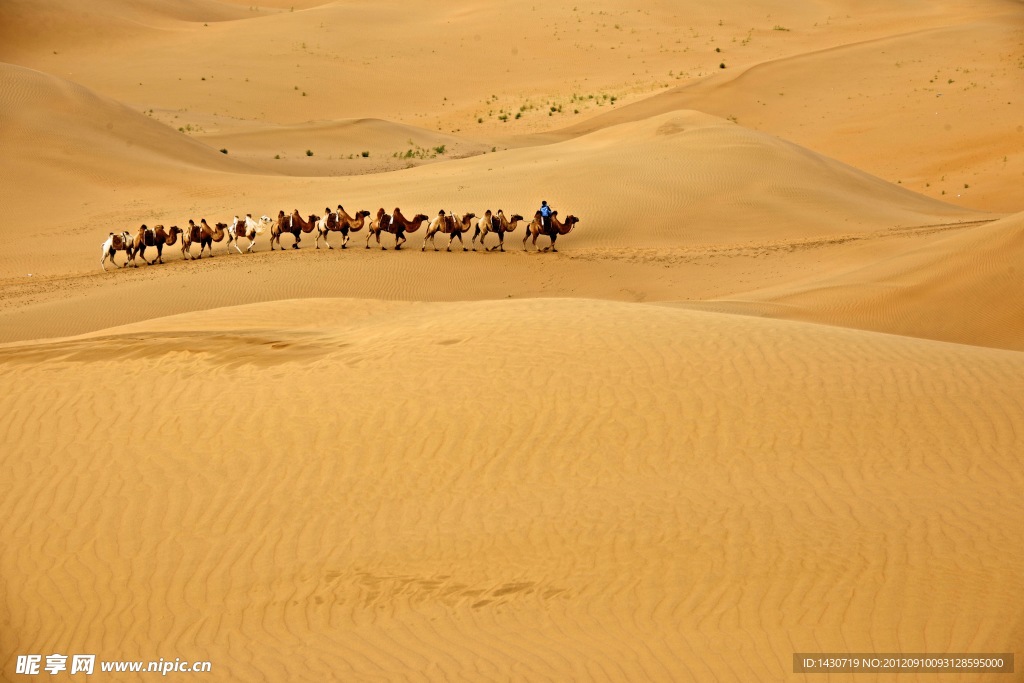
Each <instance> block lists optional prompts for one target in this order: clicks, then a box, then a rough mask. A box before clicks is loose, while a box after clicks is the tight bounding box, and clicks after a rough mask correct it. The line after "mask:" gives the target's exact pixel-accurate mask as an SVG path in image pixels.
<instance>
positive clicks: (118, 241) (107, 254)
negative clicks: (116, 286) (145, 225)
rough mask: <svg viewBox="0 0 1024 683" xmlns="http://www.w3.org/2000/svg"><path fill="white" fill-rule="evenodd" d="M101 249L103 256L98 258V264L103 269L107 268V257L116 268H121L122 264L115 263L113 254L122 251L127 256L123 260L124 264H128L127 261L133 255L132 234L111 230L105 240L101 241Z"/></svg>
mask: <svg viewBox="0 0 1024 683" xmlns="http://www.w3.org/2000/svg"><path fill="white" fill-rule="evenodd" d="M102 249H103V258H101V259H100V266H101V267H102V268H103V270H106V269H107V259H108V258H109V259H110V262H111V263H113V264H114V265H115V266H117V267H118V268H123V267H124V266H118V265H117V261H115V260H114V254H116V253H117V252H119V251H123V252H124V253H125V255H126V256H127V257H128V258H127V259H126V260H125V265H128V261H130V260H131V258H132V255H133V254H132V236H131V235H129V234H128V232H127V231H125V232H121V233H113V232H112V233H110V236H109V237H107V240H106V241H105V242H104V243H103V246H102Z"/></svg>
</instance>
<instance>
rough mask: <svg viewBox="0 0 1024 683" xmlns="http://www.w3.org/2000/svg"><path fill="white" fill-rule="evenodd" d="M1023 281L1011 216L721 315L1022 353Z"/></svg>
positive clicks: (771, 292)
mask: <svg viewBox="0 0 1024 683" xmlns="http://www.w3.org/2000/svg"><path fill="white" fill-rule="evenodd" d="M1022 278H1024V215H1022V214H1017V215H1014V216H1011V217H1009V218H1006V219H1003V220H1000V221H996V222H994V223H991V224H987V225H979V226H977V227H974V228H971V229H969V230H965V231H962V232H958V233H957V234H955V235H952V236H950V237H947V238H945V239H943V240H941V241H937V242H934V243H932V244H930V245H928V246H927V247H924V248H918V249H913V250H910V251H908V252H906V253H900V254H896V255H893V256H890V257H888V258H885V259H882V260H880V261H877V262H873V263H870V264H867V265H862V266H859V267H856V268H851V269H849V270H847V271H840V272H833V273H829V274H827V275H826V276H824V277H822V276H820V275H819V276H817V277H813V278H809V279H808V280H807V281H800V282H794V283H790V284H787V285H785V286H781V287H780V286H774V287H769V288H768V289H766V290H764V291H760V292H754V293H752V294H751V295H750V299H752V300H753V301H754V302H756V303H755V304H754V305H753V306H749V307H748V306H747V305H746V304H742V303H738V302H737V303H735V304H728V305H727V309H728V310H748V311H752V312H757V313H758V314H760V315H775V316H780V317H784V318H796V319H800V320H813V321H816V322H824V323H831V324H838V325H849V326H852V327H860V328H864V329H871V330H879V331H882V332H888V333H890V334H900V335H909V336H915V337H928V338H930V339H943V340H947V341H952V342H958V343H961V344H977V345H982V346H996V347H1002V348H1008V349H1017V350H1024V301H1022V299H1021V297H1020V287H1021V283H1022V282H1024V279H1022ZM744 298H745V297H744ZM708 306H709V307H712V308H719V309H721V308H722V307H721V306H719V305H716V304H708Z"/></svg>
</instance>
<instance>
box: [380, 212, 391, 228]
mask: <svg viewBox="0 0 1024 683" xmlns="http://www.w3.org/2000/svg"><path fill="white" fill-rule="evenodd" d="M390 226H391V214H389V213H386V214H384V215H383V216H381V217H380V229H381V230H384V231H385V232H388V228H389V227H390Z"/></svg>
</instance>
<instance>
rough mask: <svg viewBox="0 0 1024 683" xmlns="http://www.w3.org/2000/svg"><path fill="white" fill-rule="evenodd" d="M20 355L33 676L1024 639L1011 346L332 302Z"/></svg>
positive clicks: (585, 661) (710, 667) (23, 585)
mask: <svg viewBox="0 0 1024 683" xmlns="http://www.w3.org/2000/svg"><path fill="white" fill-rule="evenodd" d="M271 321H273V322H271ZM0 358H2V362H0V386H2V387H3V390H2V391H0V415H2V416H3V417H2V419H0V436H2V438H3V440H4V442H5V443H8V444H14V445H15V446H14V447H13V448H8V449H5V450H4V455H3V456H2V458H3V459H2V465H0V466H2V467H3V468H4V470H5V471H6V472H7V473H8V475H7V477H6V478H7V481H8V482H9V485H10V486H12V487H13V488H16V489H17V490H19V491H22V494H21V495H19V496H7V497H4V499H3V501H2V502H0V513H2V514H0V520H3V521H2V522H0V529H2V531H3V534H4V537H5V538H7V539H8V541H9V542H8V543H5V544H4V546H3V549H2V550H0V568H2V572H3V575H4V577H5V584H6V586H7V589H6V600H7V604H8V606H9V628H10V629H11V630H12V631H13V632H15V633H17V634H18V639H17V641H16V642H13V641H9V640H8V641H5V643H4V659H5V661H7V660H9V659H10V658H11V655H12V653H13V651H12V648H14V649H17V650H18V651H19V652H20V651H46V652H50V651H64V650H70V651H89V652H91V651H97V652H99V653H102V654H103V655H105V656H108V657H119V656H123V657H135V656H138V657H148V656H149V655H150V654H151V653H152V654H154V655H155V654H156V653H160V654H162V655H164V656H167V655H171V656H182V657H188V658H191V659H209V660H210V661H212V662H214V667H215V669H214V674H213V675H212V676H210V678H211V680H228V679H231V680H238V679H252V678H258V677H260V676H270V677H279V678H288V679H289V680H325V679H332V680H333V679H336V678H347V679H359V680H367V679H371V678H388V679H399V678H406V679H423V680H426V679H439V678H448V679H451V678H480V677H483V678H491V677H497V678H507V677H511V678H515V679H530V680H566V679H568V678H586V679H614V680H625V679H628V680H639V679H644V680H648V679H661V680H695V681H697V680H709V679H733V678H736V677H739V678H743V679H745V680H783V679H786V678H787V677H788V676H789V673H788V672H789V670H790V669H789V667H790V654H791V652H792V651H793V650H794V649H804V648H806V649H812V650H843V651H845V650H854V651H856V650H860V649H868V650H879V651H886V650H902V651H926V650H933V651H943V650H945V649H947V648H949V647H951V645H950V643H956V644H958V645H959V646H961V647H964V648H968V649H972V650H976V651H1006V650H1012V649H1013V648H1014V647H1015V644H1016V642H1018V641H1019V637H1020V635H1021V634H1020V632H1019V625H1018V626H1016V627H1014V626H1013V624H1014V623H1015V619H1017V608H1016V605H1017V604H1019V602H1020V600H1021V599H1022V598H1024V583H1022V581H1021V579H1020V576H1019V574H1018V573H1017V572H1015V571H1012V570H1010V569H1009V568H1010V567H1015V566H1018V565H1019V563H1020V561H1021V560H1022V559H1024V558H1021V557H1019V555H1020V551H1019V544H1016V543H1014V541H1013V539H1014V538H1015V537H1016V534H1017V531H1018V529H1019V528H1020V523H1021V519H1022V514H1024V510H1022V508H1021V501H1020V496H1019V495H1017V491H1018V490H1019V488H1020V486H1021V484H1022V481H1021V475H1020V472H1021V467H1020V465H1021V463H1020V453H1019V449H1016V448H1014V447H1013V443H1014V441H1013V439H1014V434H1015V432H1016V430H1017V429H1018V428H1019V424H1020V420H1021V417H1022V415H1024V404H1022V402H1021V396H1022V395H1024V393H1022V390H1024V384H1022V380H1021V379H1020V378H1022V377H1024V367H1022V359H1021V357H1020V355H1019V354H1016V353H1011V352H1000V351H992V350H985V349H976V348H969V347H962V346H956V345H949V344H942V343H936V342H928V341H919V340H913V339H905V338H898V337H892V336H887V335H879V334H874V333H868V332H861V331H854V330H841V329H834V328H832V329H830V328H824V327H820V326H814V325H808V324H802V323H787V322H780V321H767V320H758V319H754V318H748V317H739V316H725V315H718V314H707V313H696V312H689V311H680V310H674V309H670V308H666V307H663V306H645V305H636V304H619V303H611V302H599V301H558V300H553V301H522V302H504V303H503V302H479V303H456V304H432V305H426V304H395V303H392V304H387V303H384V302H374V301H354V302H351V301H334V300H319V301H316V300H314V301H282V302H276V303H272V304H264V305H256V306H246V307H236V308H230V309H225V310H212V311H208V312H205V313H197V314H191V315H187V316H180V317H176V318H170V319H164V320H154V321H149V322H145V323H140V324H137V325H133V326H130V327H126V328H118V329H111V330H106V331H103V332H100V333H97V334H94V335H89V336H87V337H83V338H74V339H66V340H54V341H50V342H39V343H27V344H19V345H15V346H10V345H8V346H4V347H2V348H0ZM595 370H596V371H595ZM67 377H75V378H76V380H75V386H76V390H75V391H74V392H69V391H68V390H67V389H68V386H67V384H66V382H67V380H66V379H65V378H67ZM15 387H17V390H16V391H15V390H14V388H15ZM44 415H53V416H57V417H58V419H56V420H48V419H44V418H43V416H44ZM951 416H955V418H952V417H951ZM133 422H134V423H135V426H132V423H133ZM570 435H571V438H568V437H569V436H570ZM979 458H980V459H981V460H982V461H983V463H984V464H983V465H980V464H979V460H978V459H979ZM925 587H927V589H925ZM906 678H907V680H924V677H923V676H922V677H920V678H918V677H915V676H913V675H910V676H906ZM951 679H953V680H968V679H967V678H964V677H955V676H954V677H951ZM122 680H136V679H133V678H124V679H122ZM139 680H141V678H140V679H139Z"/></svg>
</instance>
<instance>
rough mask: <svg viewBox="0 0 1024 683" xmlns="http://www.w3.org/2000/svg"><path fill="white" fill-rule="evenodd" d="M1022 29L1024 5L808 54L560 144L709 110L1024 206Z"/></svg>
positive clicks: (630, 111) (581, 128) (936, 193)
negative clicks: (1020, 192) (1021, 193)
mask: <svg viewBox="0 0 1024 683" xmlns="http://www.w3.org/2000/svg"><path fill="white" fill-rule="evenodd" d="M997 9H998V6H995V7H992V8H990V9H989V12H995V11H997ZM982 13H983V14H987V13H984V10H982ZM1022 28H1024V17H1022V16H1021V14H1020V8H1019V4H1017V3H1012V4H1006V3H1004V4H1002V12H1001V13H1000V14H999V15H998V16H997V17H996V18H986V19H982V18H979V19H978V20H977V21H973V22H967V23H961V24H957V25H954V26H942V27H938V28H927V29H919V30H914V31H909V32H907V33H903V34H901V35H898V36H894V37H885V38H877V39H871V40H866V41H862V42H856V43H853V44H850V45H842V46H839V47H834V48H828V49H825V50H818V51H812V52H807V53H801V54H797V55H794V56H790V57H787V58H783V59H778V60H772V61H768V62H764V63H760V64H757V65H754V66H752V67H750V68H749V69H745V70H742V71H740V72H739V73H737V74H730V75H723V76H721V77H717V78H710V79H704V80H699V81H695V82H691V83H687V84H685V85H680V86H678V87H675V88H673V89H671V90H669V91H667V92H665V93H662V94H659V95H656V96H654V97H651V98H647V99H644V100H641V101H639V102H637V103H635V104H631V105H627V106H625V107H622V108H620V109H616V110H614V111H610V112H606V113H603V114H602V115H600V116H596V117H593V118H590V119H588V120H586V121H584V122H581V123H579V124H576V125H574V126H571V127H569V128H566V129H565V130H564V131H560V132H559V133H557V134H556V135H555V136H553V137H565V136H568V137H575V136H577V135H579V134H580V133H584V132H589V131H593V130H596V129H599V128H601V127H604V126H608V125H616V124H619V123H622V122H624V121H630V120H637V119H642V118H647V117H650V116H653V115H656V114H661V113H664V112H666V111H676V110H680V109H698V110H700V111H705V112H708V113H711V114H715V115H717V116H721V117H723V118H725V117H734V118H735V119H736V120H737V121H738V122H739V123H740V124H742V125H744V126H746V127H749V128H754V129H756V130H762V131H766V132H769V133H771V134H773V135H778V136H779V137H782V138H785V139H787V140H790V141H793V142H796V143H798V144H801V145H805V146H807V147H810V148H811V149H814V150H816V151H818V152H822V153H824V154H826V155H828V156H830V157H835V158H837V159H840V160H842V161H844V162H846V163H849V164H851V165H853V166H856V167H858V168H861V169H863V170H866V171H869V172H871V173H874V174H877V175H879V176H881V177H883V178H885V179H887V180H889V181H890V182H894V183H895V182H897V181H899V182H900V183H902V184H903V185H905V186H906V187H909V188H912V189H914V190H915V191H917V192H921V193H923V194H926V195H929V196H932V197H936V198H941V199H943V200H945V201H949V202H952V203H955V204H959V205H961V206H970V207H974V208H979V209H987V210H991V211H1019V210H1020V209H1021V206H1022V205H1021V203H1020V201H1019V199H1018V198H1017V196H1016V194H1017V193H1015V192H1014V191H1013V188H1015V187H1019V186H1020V184H1021V182H1022V180H1024V157H1022V156H1021V155H1019V154H1017V153H1016V150H1018V149H1019V148H1020V146H1021V144H1020V143H1021V142H1022V141H1024V133H1022V130H1021V129H1020V120H1021V112H1022V110H1024V101H1022V100H1020V98H1016V97H1014V94H1015V93H1017V92H1020V90H1021V87H1022V86H1024V76H1022V75H1021V72H1020V65H1019V64H1017V63H1015V60H1016V57H1015V56H1014V55H1015V53H1016V51H1017V47H1018V43H1019V35H1020V32H1021V29H1022ZM958 52H959V53H960V54H962V57H960V56H959V55H958V54H957V53H958ZM951 53H952V54H951ZM954 55H956V56H954ZM850 65H856V67H855V68H853V69H852V70H851V67H850ZM794 102H796V104H795V105H794ZM908 128H909V130H908ZM897 130H899V134H896V131H897Z"/></svg>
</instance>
